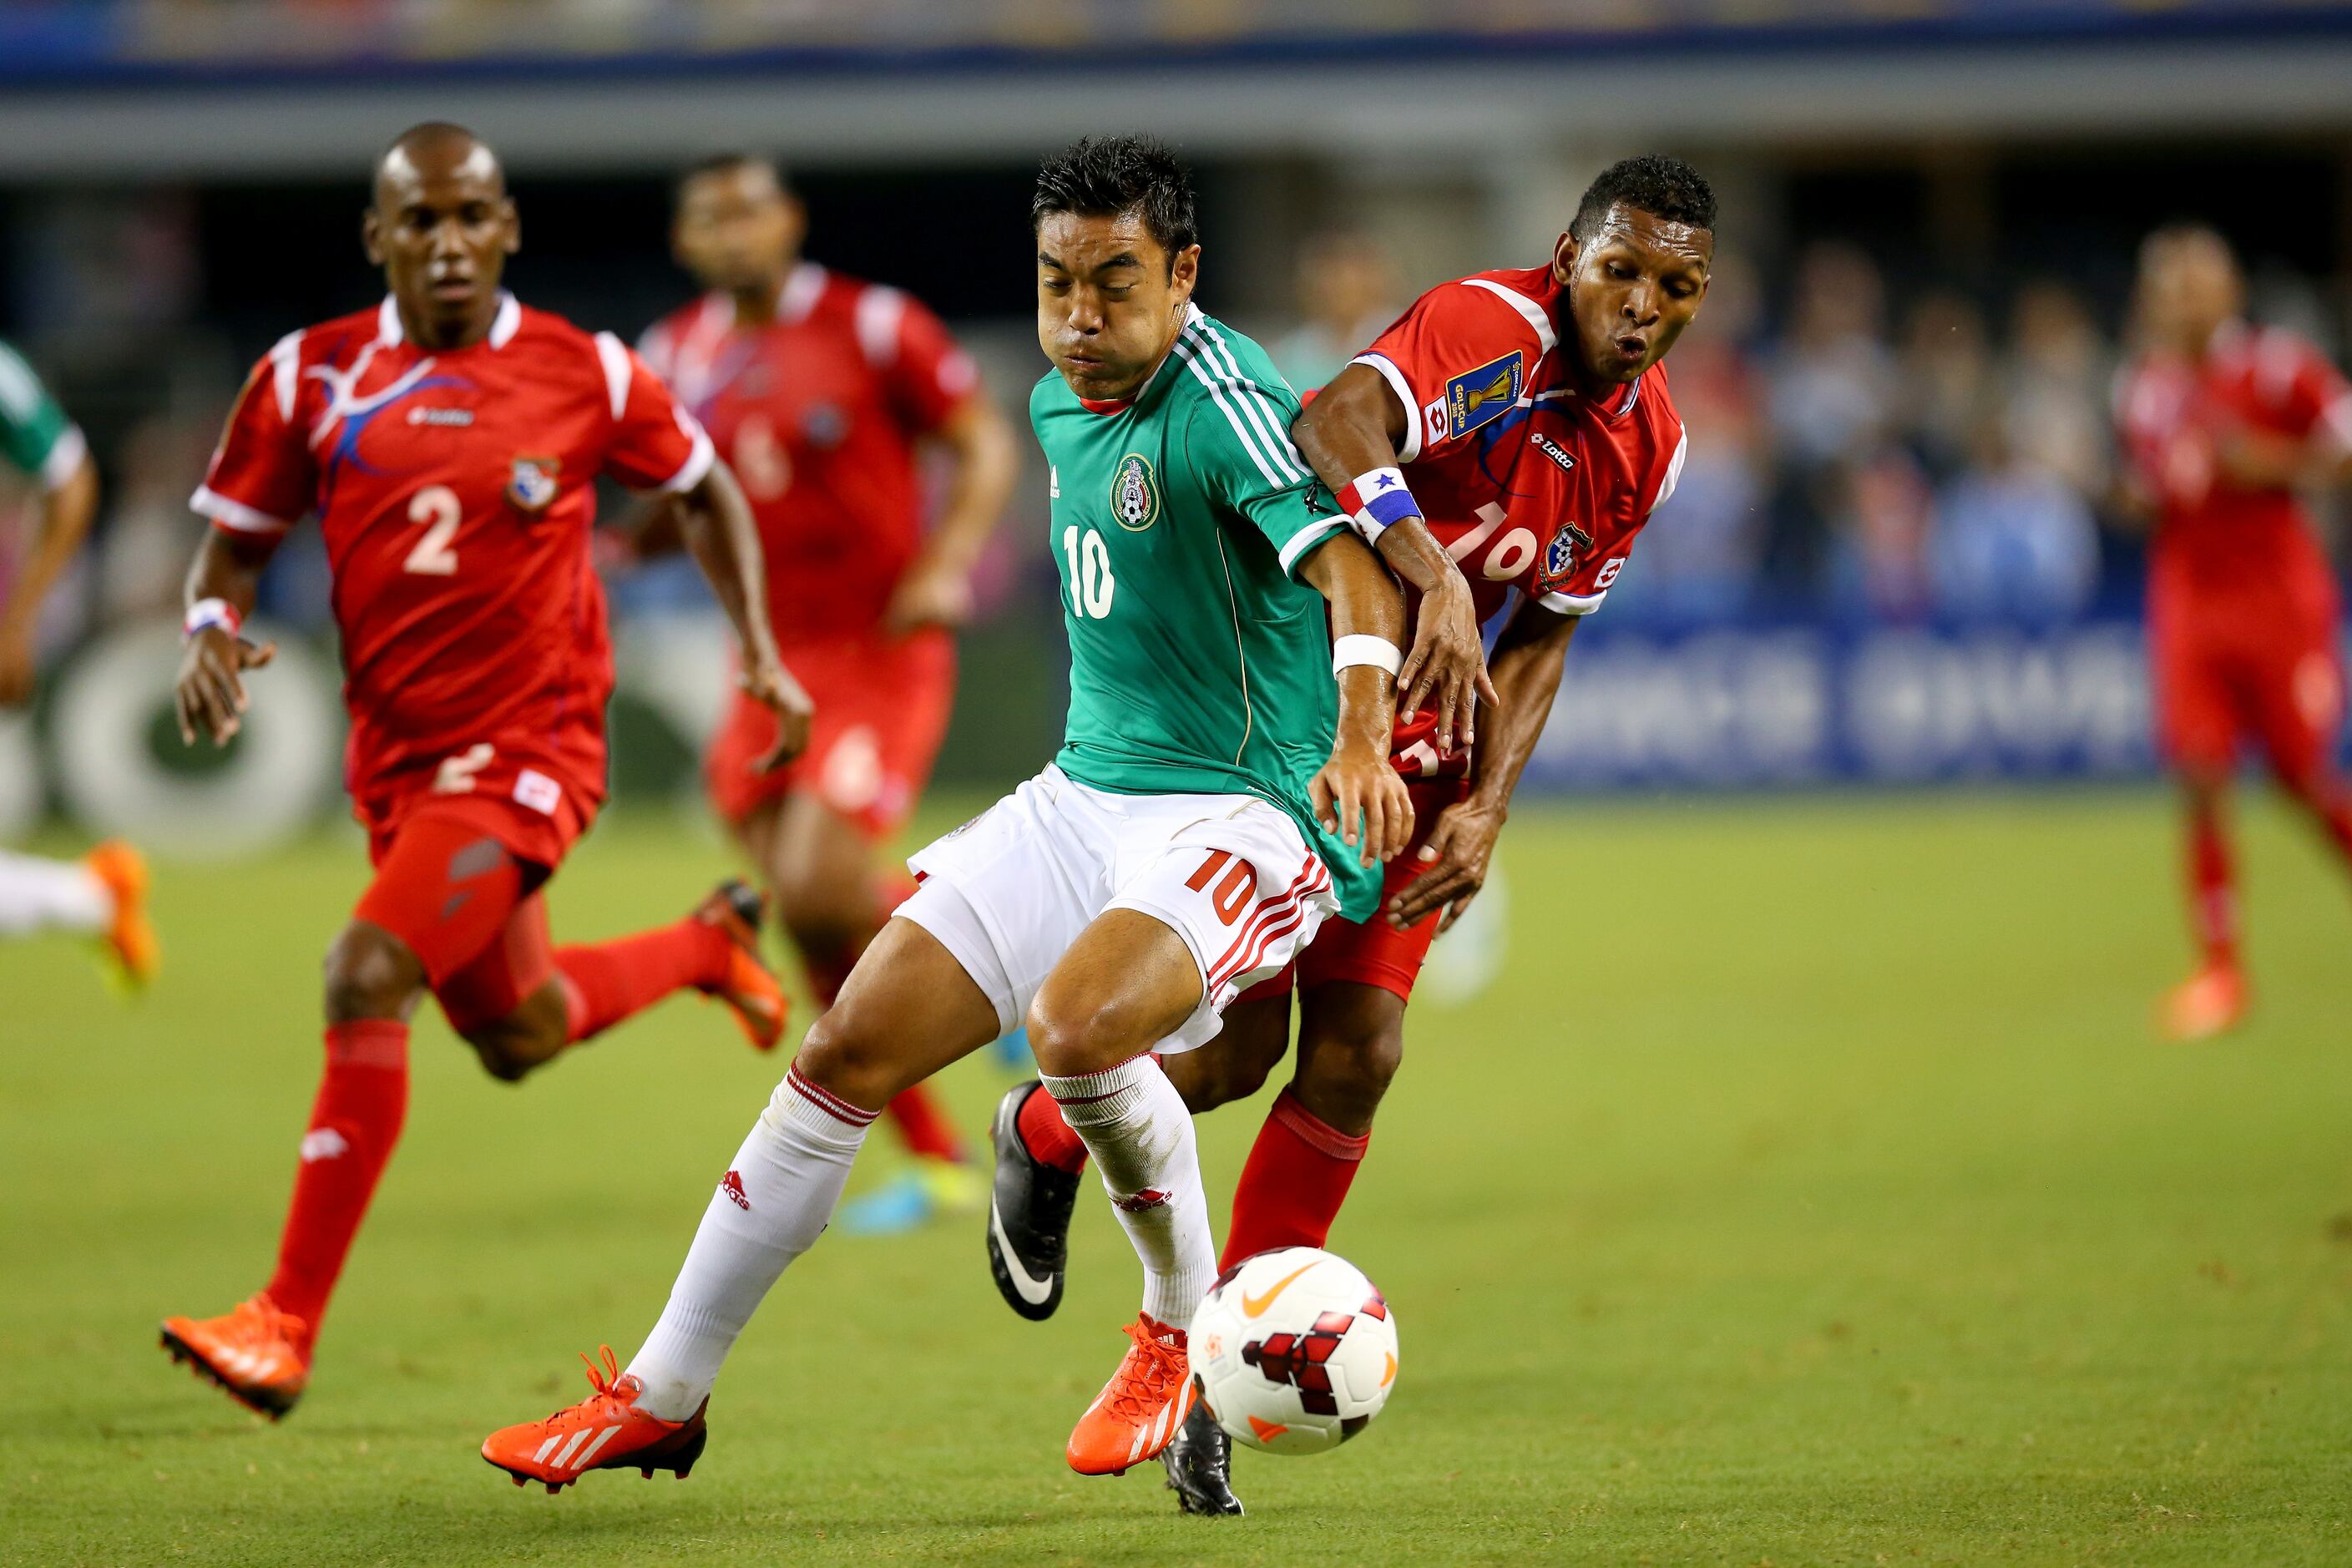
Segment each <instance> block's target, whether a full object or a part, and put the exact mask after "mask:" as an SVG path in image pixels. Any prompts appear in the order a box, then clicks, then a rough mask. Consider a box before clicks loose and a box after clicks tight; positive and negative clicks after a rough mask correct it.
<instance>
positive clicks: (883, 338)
mask: <svg viewBox="0 0 2352 1568" xmlns="http://www.w3.org/2000/svg"><path fill="white" fill-rule="evenodd" d="M906 316H907V297H906V296H905V295H904V294H901V293H899V292H898V290H897V289H886V288H884V287H882V286H881V285H880V284H878V283H877V284H869V285H867V286H866V290H865V292H863V293H861V294H859V295H858V296H857V347H858V350H859V352H860V353H864V354H865V355H866V363H867V364H870V365H872V366H873V367H874V368H875V369H877V370H881V369H883V368H884V367H886V366H887V365H890V364H892V363H896V362H897V360H898V323H899V322H900V321H904V320H905V319H906Z"/></svg>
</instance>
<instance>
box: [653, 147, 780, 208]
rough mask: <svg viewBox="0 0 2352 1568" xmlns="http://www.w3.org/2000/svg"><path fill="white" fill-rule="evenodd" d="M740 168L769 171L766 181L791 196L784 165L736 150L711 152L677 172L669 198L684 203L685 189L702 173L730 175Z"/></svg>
mask: <svg viewBox="0 0 2352 1568" xmlns="http://www.w3.org/2000/svg"><path fill="white" fill-rule="evenodd" d="M739 169H764V170H766V171H767V172H768V176H769V178H771V179H772V180H774V181H775V182H776V189H777V190H778V191H780V192H782V194H783V195H788V196H789V195H792V194H793V182H792V177H791V176H790V175H789V174H785V173H784V166H783V165H782V163H777V162H776V161H775V160H774V159H773V158H771V157H769V156H767V155H766V154H765V153H745V152H740V151H739V152H733V153H712V154H711V155H710V156H709V157H708V158H698V159H696V160H695V161H694V162H693V163H688V165H687V166H686V167H685V168H683V169H681V170H679V171H678V174H677V180H676V181H675V182H673V183H672V184H671V185H670V188H669V194H670V198H671V200H673V201H678V202H682V201H684V200H685V199H686V188H687V186H688V185H690V184H694V182H695V181H697V180H698V179H700V178H702V176H703V175H705V174H734V173H735V172H736V171H737V170H739Z"/></svg>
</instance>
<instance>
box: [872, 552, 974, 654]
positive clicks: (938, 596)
mask: <svg viewBox="0 0 2352 1568" xmlns="http://www.w3.org/2000/svg"><path fill="white" fill-rule="evenodd" d="M970 619H971V574H970V573H969V572H966V571H965V570H964V569H963V568H962V567H961V566H959V565H957V564H956V563H954V562H952V561H941V560H929V559H927V560H922V561H918V562H917V563H915V564H914V565H913V566H912V567H911V568H909V569H908V573H907V574H906V575H905V576H903V577H901V578H899V579H898V588H897V589H896V590H895V591H893V592H892V594H891V595H890V606H889V608H888V609H887V610H886V611H884V612H883V616H882V625H883V629H884V630H886V631H887V632H889V633H890V634H891V635H892V636H894V637H898V636H904V635H905V634H906V633H908V632H911V631H913V630H915V629H916V628H917V627H919V626H961V625H963V624H964V622H966V621H967V620H970Z"/></svg>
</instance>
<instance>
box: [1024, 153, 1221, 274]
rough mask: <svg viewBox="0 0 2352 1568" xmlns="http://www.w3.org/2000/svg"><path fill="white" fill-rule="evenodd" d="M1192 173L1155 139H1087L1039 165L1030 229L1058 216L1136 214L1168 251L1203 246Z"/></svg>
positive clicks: (1172, 259)
mask: <svg viewBox="0 0 2352 1568" xmlns="http://www.w3.org/2000/svg"><path fill="white" fill-rule="evenodd" d="M1196 205H1197V204H1196V202H1195V199H1194V197H1193V195H1192V171H1191V170H1190V169H1187V168H1186V167H1184V163H1183V161H1182V160H1181V159H1180V158H1178V157H1177V156H1176V154H1175V153H1174V152H1173V151H1172V150H1171V148H1170V147H1169V146H1168V144H1167V143H1166V142H1160V141H1158V140H1155V139H1154V138H1152V137H1150V136H1082V137H1080V138H1079V139H1078V140H1076V142H1071V143H1070V144H1069V145H1068V146H1066V147H1065V148H1063V149H1062V150H1061V151H1060V152H1058V153H1055V154H1054V155H1053V156H1052V157H1050V158H1048V159H1046V160H1045V162H1044V163H1040V164H1038V165H1037V190H1036V194H1035V195H1033V196H1031V197H1030V198H1029V226H1030V228H1031V230H1032V231H1033V232H1034V230H1035V228H1036V226H1038V225H1039V224H1041V223H1043V222H1045V219H1046V218H1047V217H1048V216H1051V215H1053V214H1055V213H1076V214H1077V215H1078V216H1081V217H1117V216H1122V215H1124V214H1127V213H1134V214H1136V215H1137V216H1139V217H1140V218H1142V220H1143V226H1144V227H1145V228H1147V229H1149V230H1150V233H1151V237H1152V238H1154V239H1156V240H1158V241H1159V242H1160V245H1161V246H1162V247H1165V248H1166V250H1167V252H1168V265H1169V267H1170V268H1171V270H1172V269H1173V268H1174V267H1175V265H1176V253H1177V252H1178V251H1180V250H1183V249H1186V248H1188V247H1192V246H1194V245H1198V244H1199V243H1200V242H1201V220H1200V216H1199V214H1198V212H1197V211H1196Z"/></svg>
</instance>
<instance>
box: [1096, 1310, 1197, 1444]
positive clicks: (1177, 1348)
mask: <svg viewBox="0 0 2352 1568" xmlns="http://www.w3.org/2000/svg"><path fill="white" fill-rule="evenodd" d="M1127 1337H1128V1338H1129V1339H1131V1340H1133V1341H1134V1342H1135V1343H1133V1344H1132V1345H1130V1346H1129V1347H1128V1352H1127V1354H1126V1356H1125V1357H1124V1358H1123V1359H1122V1360H1121V1361H1120V1362H1119V1363H1118V1371H1117V1372H1115V1373H1111V1374H1110V1381H1109V1382H1108V1383H1106V1384H1103V1391H1102V1392H1101V1393H1100V1394H1096V1395H1095V1402H1094V1403H1093V1404H1092V1405H1087V1413H1086V1414H1085V1415H1081V1416H1079V1417H1078V1424H1077V1426H1075V1427H1073V1428H1072V1429H1071V1431H1070V1444H1069V1447H1068V1449H1067V1450H1066V1453H1067V1455H1068V1458H1069V1461H1070V1468H1072V1469H1074V1470H1076V1471H1077V1472H1078V1474H1080V1475H1082V1476H1122V1475H1125V1474H1126V1473H1127V1468H1128V1467H1129V1465H1140V1464H1143V1463H1145V1462H1147V1461H1149V1460H1151V1459H1156V1458H1159V1457H1160V1449H1162V1448H1165V1447H1168V1445H1169V1443H1170V1442H1171V1440H1172V1439H1173V1438H1174V1437H1175V1436H1176V1434H1177V1432H1178V1431H1179V1430H1180V1429H1181V1427H1182V1426H1183V1425H1184V1417H1185V1416H1186V1415H1190V1414H1191V1413H1192V1404H1193V1401H1194V1400H1195V1399H1197V1398H1198V1397H1199V1395H1198V1394H1197V1393H1196V1392H1195V1390H1194V1388H1193V1384H1192V1363H1191V1360H1190V1359H1189V1358H1188V1357H1187V1356H1186V1355H1185V1353H1184V1334H1183V1331H1182V1330H1181V1329H1171V1328H1170V1327H1168V1325H1166V1324H1165V1323H1157V1322H1154V1321H1152V1320H1151V1318H1150V1316H1149V1315H1148V1314H1146V1313H1141V1312H1139V1313H1137V1314H1136V1318H1135V1321H1133V1322H1131V1323H1129V1324H1128V1325H1127Z"/></svg>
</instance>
